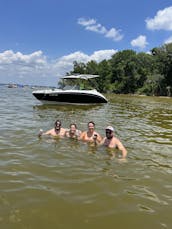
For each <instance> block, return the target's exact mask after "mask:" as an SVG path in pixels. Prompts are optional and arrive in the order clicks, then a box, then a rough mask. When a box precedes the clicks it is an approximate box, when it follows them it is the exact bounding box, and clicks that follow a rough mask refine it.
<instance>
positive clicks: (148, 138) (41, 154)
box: [0, 87, 172, 229]
mask: <svg viewBox="0 0 172 229" xmlns="http://www.w3.org/2000/svg"><path fill="white" fill-rule="evenodd" d="M0 89H1V90H0V121H1V126H0V133H1V134H0V225H1V226H0V228H2V229H20V228H22V229H37V228H41V229H44V228H45V229H47V228H51V229H54V228H55V229H56V228H60V229H68V228H75V229H80V228H84V229H86V228H94V229H98V228H99V229H100V228H103V229H104V228H107V229H110V228H113V229H114V228H120V229H123V228H125V229H126V228H129V229H130V228H131V229H138V228H139V229H148V228H156V229H159V228H169V229H171V228H172V220H171V212H172V99H171V98H154V97H134V96H115V95H113V96H110V95H109V96H108V97H109V100H110V102H109V103H108V104H105V105H103V106H89V107H88V106H82V107H76V106H75V107H72V106H68V107H65V106H60V107H54V106H43V105H41V104H40V103H39V101H37V100H36V99H34V97H33V96H32V94H31V90H30V89H19V88H17V89H9V88H5V87H1V88H0ZM56 119H60V120H61V121H62V123H63V126H64V127H68V126H69V124H70V123H71V122H76V123H77V124H78V127H79V128H80V129H81V130H85V129H86V124H87V122H88V121H90V120H93V121H95V123H96V129H97V131H98V132H100V133H101V134H102V135H104V128H105V127H106V126H107V125H112V126H114V127H115V129H116V134H117V136H118V137H119V138H120V139H121V140H122V142H123V143H124V145H125V146H126V148H127V150H128V158H127V161H126V162H123V163H122V162H119V161H118V159H114V160H110V159H109V156H108V152H107V151H106V149H104V148H103V147H100V148H98V149H96V148H92V147H90V146H88V145H87V144H84V143H82V142H75V141H72V140H70V139H60V140H52V139H47V138H43V139H42V140H39V139H38V138H37V133H38V131H39V129H40V128H42V129H44V130H47V129H50V128H51V127H53V124H54V121H55V120H56Z"/></svg>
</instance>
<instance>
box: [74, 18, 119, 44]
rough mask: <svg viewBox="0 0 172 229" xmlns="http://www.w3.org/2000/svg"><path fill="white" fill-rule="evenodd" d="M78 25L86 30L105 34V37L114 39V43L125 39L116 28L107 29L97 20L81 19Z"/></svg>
mask: <svg viewBox="0 0 172 229" xmlns="http://www.w3.org/2000/svg"><path fill="white" fill-rule="evenodd" d="M78 24H79V25H82V26H84V27H85V29H86V30H89V31H92V32H95V33H100V34H103V35H104V36H105V37H107V38H110V39H112V40H113V41H120V40H122V38H123V35H122V34H121V31H120V30H117V29H115V28H111V29H110V30H108V29H106V27H104V26H102V25H101V24H99V23H97V21H96V20H95V19H85V18H79V19H78Z"/></svg>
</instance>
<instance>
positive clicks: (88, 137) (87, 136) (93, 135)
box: [79, 121, 102, 143]
mask: <svg viewBox="0 0 172 229" xmlns="http://www.w3.org/2000/svg"><path fill="white" fill-rule="evenodd" d="M79 140H83V141H86V142H95V140H96V141H97V142H98V143H100V142H101V140H102V137H101V136H100V134H98V133H97V132H96V131H95V123H94V122H93V121H90V122H89V123H88V130H87V131H84V132H82V134H81V136H80V137H79Z"/></svg>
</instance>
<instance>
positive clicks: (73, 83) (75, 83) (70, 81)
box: [58, 77, 96, 90]
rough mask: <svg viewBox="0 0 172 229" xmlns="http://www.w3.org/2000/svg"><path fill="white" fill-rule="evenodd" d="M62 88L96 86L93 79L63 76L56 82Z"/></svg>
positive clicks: (86, 88)
mask: <svg viewBox="0 0 172 229" xmlns="http://www.w3.org/2000/svg"><path fill="white" fill-rule="evenodd" d="M58 85H59V88H60V89H62V90H93V89H95V88H96V84H95V79H93V80H89V79H87V80H85V79H84V78H72V77H71V78H70V77H68V78H63V79H62V80H60V81H59V83H58Z"/></svg>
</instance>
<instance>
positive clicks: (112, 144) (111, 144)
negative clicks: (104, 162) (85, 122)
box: [101, 126, 127, 158]
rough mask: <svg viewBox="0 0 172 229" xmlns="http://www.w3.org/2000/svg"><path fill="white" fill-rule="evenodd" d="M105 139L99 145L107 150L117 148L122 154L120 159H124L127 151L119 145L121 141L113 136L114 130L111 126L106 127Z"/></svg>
mask: <svg viewBox="0 0 172 229" xmlns="http://www.w3.org/2000/svg"><path fill="white" fill-rule="evenodd" d="M105 131H106V137H105V138H104V139H103V140H102V142H101V144H102V145H104V146H106V147H108V148H111V149H112V148H117V149H119V150H120V151H121V152H122V158H126V156H127V150H126V148H125V147H124V146H123V144H122V143H121V141H120V140H119V139H118V138H116V137H115V136H114V128H113V127H112V126H107V127H106V129H105Z"/></svg>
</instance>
